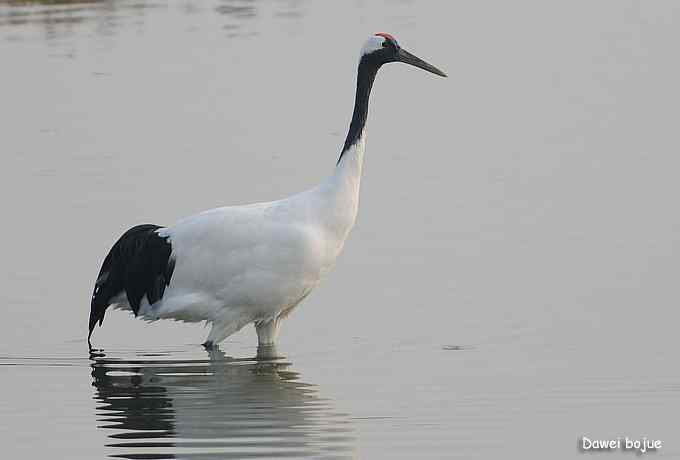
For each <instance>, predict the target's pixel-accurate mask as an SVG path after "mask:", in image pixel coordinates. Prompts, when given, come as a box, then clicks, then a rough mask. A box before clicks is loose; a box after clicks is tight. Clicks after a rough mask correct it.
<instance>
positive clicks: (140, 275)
mask: <svg viewBox="0 0 680 460" xmlns="http://www.w3.org/2000/svg"><path fill="white" fill-rule="evenodd" d="M160 228H163V227H160V226H158V225H152V224H143V225H137V226H136V227H132V228H131V229H130V230H128V231H127V232H125V233H124V234H123V236H121V237H120V238H119V239H118V241H116V244H114V245H113V247H112V248H111V251H109V254H108V255H107V256H106V259H104V263H103V264H102V268H101V269H100V270H99V276H98V277H97V282H96V283H95V286H94V292H93V293H92V304H91V306H90V332H89V335H88V339H89V337H90V336H91V335H92V330H93V329H94V326H95V325H96V324H97V322H99V325H100V326H101V324H102V322H103V321H104V313H105V312H106V309H107V308H108V307H109V305H110V304H111V299H113V298H114V297H115V296H117V295H118V294H120V293H121V292H123V291H125V293H126V294H127V298H128V302H129V303H130V307H131V308H132V311H133V312H134V314H135V316H137V314H138V313H139V305H140V303H141V301H142V298H143V297H144V296H146V297H147V300H148V302H149V303H150V304H154V303H156V302H158V301H159V300H160V299H161V298H162V297H163V294H164V293H165V288H166V287H167V286H169V285H170V279H171V278H172V272H173V271H174V269H175V261H174V259H172V258H171V255H172V245H171V244H170V241H169V240H168V238H167V237H163V236H160V235H159V234H158V233H157V230H158V229H160Z"/></svg>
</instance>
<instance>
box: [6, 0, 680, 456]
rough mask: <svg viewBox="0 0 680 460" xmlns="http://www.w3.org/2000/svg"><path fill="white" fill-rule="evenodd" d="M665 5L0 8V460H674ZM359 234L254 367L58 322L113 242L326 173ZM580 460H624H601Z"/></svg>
mask: <svg viewBox="0 0 680 460" xmlns="http://www.w3.org/2000/svg"><path fill="white" fill-rule="evenodd" d="M679 26H680V7H678V6H677V5H676V3H675V2H671V1H658V2H620V1H602V2H596V3H594V2H586V1H576V2H568V3H564V4H560V5H556V4H554V3H548V2H538V1H529V0H526V1H520V2H436V3H434V2H429V3H425V2H415V1H388V0H385V1H365V2H352V3H347V2H312V1H305V0H269V1H248V0H242V1H205V2H203V1H201V2H193V1H173V2H162V1H157V2H151V1H146V0H138V1H116V2H112V1H101V2H99V1H89V2H87V1H82V2H60V1H51V2H31V1H21V2H19V1H17V2H14V1H10V2H0V60H1V61H0V80H1V81H2V85H0V101H1V103H0V126H1V127H2V128H0V133H1V134H2V136H1V139H2V140H1V143H0V145H1V146H2V147H1V152H2V160H3V163H2V168H0V209H2V214H3V219H2V222H3V223H4V225H3V226H2V238H0V253H1V254H2V255H3V264H1V265H0V276H1V278H0V279H2V289H1V290H0V303H1V304H2V305H3V320H2V322H1V323H0V382H2V384H1V386H0V390H1V391H2V397H0V422H1V423H0V443H1V444H2V446H3V458H5V457H6V458H25V457H29V456H30V457H32V458H40V457H46V458H102V457H122V458H146V459H149V458H173V457H174V458H264V457H270V458H271V457H282V456H288V457H293V458H300V457H312V458H348V457H349V458H371V459H372V458H390V459H392V458H405V459H406V458H408V459H411V458H475V457H476V458H499V457H511V458H515V457H519V458H580V457H583V455H584V454H583V453H581V452H580V451H579V450H578V445H577V440H578V438H579V437H580V436H582V435H587V436H590V437H593V438H595V437H598V438H611V437H617V436H631V437H635V438H641V437H643V436H647V437H651V438H654V439H661V440H663V443H664V444H663V448H662V449H661V450H660V451H659V452H657V453H656V454H655V455H657V456H663V457H667V458H674V457H680V444H678V441H677V429H676V427H675V418H676V417H675V416H676V414H677V413H678V412H679V411H680V371H679V369H678V366H677V359H676V353H677V350H678V346H679V345H680V341H679V339H678V336H677V333H676V329H677V324H678V320H679V319H680V318H679V314H678V308H677V307H678V304H679V300H680V297H679V292H680V291H679V290H678V289H677V279H678V263H677V261H678V255H679V252H680V215H679V214H678V213H677V212H676V208H677V203H676V202H677V196H678V192H679V191H680V190H679V188H678V181H677V171H678V170H679V169H680V159H679V158H680V157H679V156H678V152H679V151H680V139H679V138H678V136H677V126H676V124H677V123H676V120H677V107H678V106H680V93H679V92H678V91H677V82H678V81H680V64H678V60H677V59H676V58H675V57H676V55H677V50H676V48H677V46H676V44H677V43H678V41H679V39H680V27H679ZM377 31H387V32H390V33H392V34H394V35H395V36H396V37H397V38H398V39H399V40H400V43H401V44H402V45H403V46H404V47H405V48H407V49H409V50H410V51H412V52H414V53H415V54H417V55H419V56H421V57H423V58H424V59H427V60H428V61H431V62H432V63H433V64H435V65H437V66H438V67H440V68H442V69H443V70H445V71H446V72H447V73H448V74H449V75H450V77H449V78H448V79H447V80H444V79H438V78H435V77H433V76H431V75H428V74H426V73H423V72H420V71H418V70H416V69H410V68H406V67H403V66H401V67H400V66H397V65H392V66H388V67H386V68H385V69H383V70H382V71H381V74H380V75H379V77H378V80H377V82H376V86H375V90H374V95H373V98H372V106H371V113H370V116H369V128H368V134H369V137H368V143H367V152H366V165H365V176H364V182H363V183H362V197H361V199H362V202H361V207H360V213H359V220H358V222H357V226H356V228H355V229H354V231H353V233H352V235H351V237H350V239H349V241H348V242H347V245H346V248H345V252H344V254H343V256H342V257H341V259H340V260H339V262H338V265H337V267H336V269H335V270H334V272H333V273H332V274H331V275H330V276H329V278H328V280H327V281H326V282H325V283H324V284H323V285H322V286H321V287H320V288H319V289H318V290H317V291H316V292H315V293H314V294H313V295H311V296H310V297H309V298H308V299H306V300H305V302H304V304H303V305H302V306H301V307H300V308H299V309H298V310H297V311H296V312H295V314H294V315H292V317H291V318H290V319H289V320H288V321H287V322H286V323H285V324H284V326H283V331H282V336H281V343H280V344H279V351H280V354H281V356H282V357H279V358H277V359H266V360H258V359H255V357H256V355H257V350H256V348H255V345H256V337H255V334H254V333H253V331H252V329H250V328H247V329H245V330H243V331H242V332H240V333H239V334H237V335H235V336H233V337H232V338H230V339H229V340H227V341H226V342H225V343H224V344H223V346H222V351H223V354H217V355H209V354H207V353H206V352H205V351H203V350H202V349H201V348H200V347H199V346H198V345H197V344H199V343H201V342H202V341H203V340H204V338H205V336H206V335H207V329H204V328H202V326H197V325H184V324H176V323H172V322H169V323H163V322H161V323H157V324H152V325H148V324H145V323H143V322H141V321H136V320H134V319H132V318H131V317H129V316H128V315H126V314H124V313H122V312H109V313H108V314H107V318H106V321H105V323H104V327H103V328H101V329H98V330H97V331H96V332H95V334H94V336H93V339H94V340H93V342H94V344H95V347H96V351H95V353H93V354H92V355H90V353H89V352H88V349H87V346H86V342H85V337H86V332H87V317H88V300H89V295H90V292H91V287H92V283H93V282H94V278H95V276H96V273H97V270H98V269H99V264H100V263H101V260H102V258H103V257H104V255H105V254H106V251H107V250H108V249H109V247H110V245H111V244H112V243H113V242H114V241H115V239H116V238H117V237H118V236H119V235H120V233H121V232H123V231H124V230H125V229H127V228H129V227H130V226H132V225H135V224H138V223H143V222H153V223H157V224H171V223H172V222H174V221H175V220H177V219H179V218H181V217H184V216H187V215H189V214H191V213H194V212H198V211H201V210H204V209H207V208H210V207H214V206H219V205H227V204H238V203H247V202H253V201H262V200H270V199H276V198H280V197H283V196H286V195H288V194H291V193H294V192H297V191H300V190H303V189H306V188H308V187H311V186H313V185H315V184H316V183H317V182H319V181H320V180H321V179H322V178H323V177H325V176H326V175H327V174H330V173H331V171H332V168H333V165H334V164H335V160H336V159H337V155H338V154H339V150H340V147H341V144H342V141H343V139H344V134H345V130H346V127H347V125H348V123H349V118H350V115H351V108H352V102H353V90H354V71H355V66H356V62H357V53H358V51H359V49H360V47H361V44H362V43H363V41H364V40H365V38H366V37H367V36H368V35H369V34H370V33H372V32H377ZM600 455H602V456H606V457H607V458H612V459H613V458H633V457H634V454H632V453H624V452H611V453H606V454H600Z"/></svg>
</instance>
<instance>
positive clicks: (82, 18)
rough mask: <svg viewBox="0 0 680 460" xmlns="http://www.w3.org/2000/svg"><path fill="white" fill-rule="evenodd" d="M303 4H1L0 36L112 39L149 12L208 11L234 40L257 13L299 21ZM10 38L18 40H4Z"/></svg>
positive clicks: (102, 0)
mask: <svg viewBox="0 0 680 460" xmlns="http://www.w3.org/2000/svg"><path fill="white" fill-rule="evenodd" d="M302 3H303V2H302V0H287V1H282V2H273V3H272V2H264V3H262V4H261V5H259V4H258V3H257V2H256V1H255V0H215V1H214V2H212V5H210V6H208V7H207V8H206V5H204V4H199V3H194V2H191V1H185V2H181V3H178V4H174V3H172V2H169V3H166V2H155V1H150V0H119V1H112V0H77V1H74V0H21V1H18V0H17V1H9V2H3V1H1V0H0V31H3V30H4V31H5V32H9V31H12V30H14V31H22V32H23V33H25V32H26V28H27V27H28V26H32V25H39V26H41V27H42V28H43V29H44V30H43V35H44V36H45V38H46V39H47V40H48V41H50V42H51V41H58V40H59V39H62V38H66V37H71V36H73V35H76V34H78V33H85V34H87V35H90V34H92V33H93V34H94V35H99V36H107V35H112V34H113V33H114V32H115V31H116V30H117V29H119V28H121V27H123V26H124V25H126V24H128V23H132V24H134V25H136V26H143V25H144V19H145V15H146V13H147V11H148V10H151V9H153V10H156V11H158V10H166V11H172V10H174V9H177V10H178V11H180V12H181V13H182V14H184V15H186V16H191V15H195V14H197V13H199V12H201V11H203V10H207V11H214V12H215V13H217V14H218V16H220V17H221V18H222V28H223V29H224V30H226V31H227V32H228V36H229V37H237V36H249V35H252V34H254V33H256V31H255V30H253V29H252V27H246V25H248V24H249V23H250V22H252V19H254V18H256V17H257V16H258V14H265V15H267V16H271V17H273V18H274V19H275V20H277V19H278V20H286V21H290V20H298V19H300V18H301V17H302V16H303V8H302V7H303V4H302ZM260 10H264V11H260ZM269 10H272V11H269ZM0 38H2V36H0ZM5 38H12V39H17V38H19V37H15V36H12V35H9V36H8V35H5Z"/></svg>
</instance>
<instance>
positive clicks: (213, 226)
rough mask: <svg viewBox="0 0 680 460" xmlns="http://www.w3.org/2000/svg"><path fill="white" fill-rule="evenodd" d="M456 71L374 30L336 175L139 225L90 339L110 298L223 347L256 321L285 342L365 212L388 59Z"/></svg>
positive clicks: (117, 248) (112, 273) (111, 266)
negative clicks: (201, 328)
mask: <svg viewBox="0 0 680 460" xmlns="http://www.w3.org/2000/svg"><path fill="white" fill-rule="evenodd" d="M390 62H403V63H406V64H411V65H413V66H416V67H420V68H421V69H424V70H427V71H428V72H432V73H434V74H436V75H440V76H442V77H445V76H446V74H445V73H444V72H442V71H441V70H439V69H437V68H436V67H434V66H432V65H430V64H428V63H427V62H425V61H423V60H421V59H419V58H417V57H416V56H414V55H412V54H411V53H409V52H407V51H406V50H404V49H403V48H401V47H400V46H399V44H398V43H397V41H396V40H395V39H394V37H392V36H391V35H389V34H386V33H377V34H375V35H372V36H371V37H370V38H369V39H368V41H367V42H366V44H365V45H364V47H363V48H362V50H361V58H360V60H359V67H358V71H357V89H356V98H355V101H354V113H353V114H352V121H351V123H350V126H349V132H348V133H347V138H346V139H345V144H344V146H343V148H342V152H341V153H340V158H339V159H338V161H337V165H336V167H335V171H334V173H333V174H332V175H331V176H330V177H329V178H327V179H326V180H324V181H323V182H321V184H319V185H318V186H316V187H314V188H313V189H311V190H307V191H305V192H302V193H298V194H296V195H293V196H290V197H288V198H284V199H282V200H277V201H271V202H267V203H255V204H249V205H245V206H226V207H222V208H216V209H211V210H208V211H205V212H202V213H200V214H197V215H194V216H191V217H187V218H186V219H183V220H180V221H179V222H177V223H176V224H175V225H173V226H171V227H161V226H158V225H150V224H146V225H139V226H136V227H133V228H131V229H130V230H128V231H127V232H125V233H124V234H123V235H122V236H121V237H120V239H119V240H118V241H117V242H116V243H115V244H114V245H113V248H111V251H110V252H109V254H108V255H107V256H106V259H105V260H104V263H103V265H102V267H101V270H100V271H99V276H98V277H97V281H96V283H95V287H94V293H93V294H92V303H91V309H90V323H89V334H88V343H89V341H90V337H91V336H92V331H93V330H94V327H95V325H96V324H97V323H99V325H100V326H101V324H102V321H103V320H104V313H105V312H106V309H107V308H108V307H110V306H112V307H114V308H121V309H129V310H132V312H133V313H134V314H135V316H138V317H141V318H142V319H145V320H148V321H155V320H158V319H165V318H168V319H174V320H179V321H187V322H199V321H206V322H208V323H210V324H211V325H212V329H211V330H210V334H209V335H208V338H207V339H206V341H205V343H204V344H203V345H204V346H205V347H206V348H209V349H210V348H213V347H214V346H216V345H217V344H218V343H220V342H221V341H223V340H224V339H226V338H227V337H229V336H230V335H231V334H233V333H235V332H236V331H238V330H239V329H241V328H242V327H244V326H245V325H247V324H249V323H254V324H255V329H256V331H257V337H258V342H259V345H261V346H271V345H273V344H275V341H276V338H277V335H278V331H279V327H280V325H281V321H282V320H283V319H284V318H285V317H286V316H287V315H288V314H290V312H291V311H292V310H293V309H294V308H295V307H296V306H297V305H298V304H299V303H300V302H301V301H302V300H303V299H304V298H305V297H307V295H308V294H309V293H310V292H311V291H312V290H313V289H314V288H315V287H316V286H317V285H318V284H319V282H320V281H321V279H322V278H323V277H324V276H325V275H326V273H328V271H329V270H330V269H331V268H332V267H333V265H334V263H335V260H336V258H337V257H338V255H339V254H340V252H341V251H342V247H343V245H344V244H345V240H346V239H347V236H348V235H349V232H350V230H351V229H352V226H353V225H354V221H355V218H356V215H357V209H358V206H359V184H360V182H361V169H362V164H363V158H364V144H365V133H364V128H365V125H366V117H367V114H368V99H369V96H370V94H371V87H372V86H373V82H374V81H375V77H376V74H377V73H378V70H379V69H380V67H381V66H382V65H383V64H387V63H390Z"/></svg>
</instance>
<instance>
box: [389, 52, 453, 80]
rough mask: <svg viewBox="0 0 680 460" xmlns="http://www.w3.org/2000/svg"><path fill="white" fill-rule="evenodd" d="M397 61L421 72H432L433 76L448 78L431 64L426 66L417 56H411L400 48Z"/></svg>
mask: <svg viewBox="0 0 680 460" xmlns="http://www.w3.org/2000/svg"><path fill="white" fill-rule="evenodd" d="M398 60H399V62H404V63H406V64H411V65H413V66H416V67H420V68H421V69H423V70H427V71H428V72H432V73H433V74H435V75H439V76H440V77H448V75H446V74H445V73H444V72H442V71H441V70H439V69H438V68H436V67H435V66H433V65H432V64H428V63H427V62H425V61H423V60H422V59H420V58H419V57H417V56H414V55H412V54H411V53H409V52H408V51H406V50H405V49H403V48H401V49H399V51H398Z"/></svg>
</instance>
